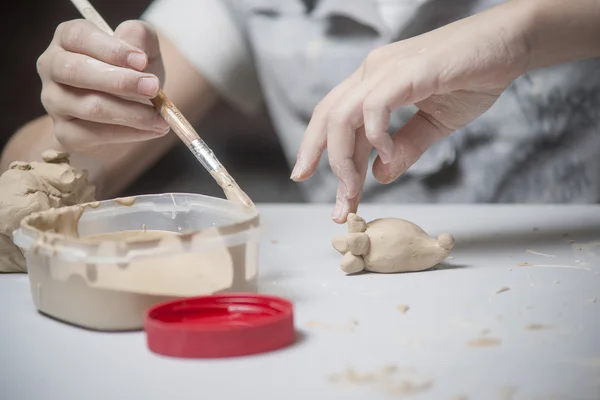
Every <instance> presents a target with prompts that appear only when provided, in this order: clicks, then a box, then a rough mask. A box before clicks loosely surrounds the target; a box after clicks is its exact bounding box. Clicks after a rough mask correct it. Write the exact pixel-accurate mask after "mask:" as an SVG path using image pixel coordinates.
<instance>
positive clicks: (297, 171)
mask: <svg viewBox="0 0 600 400" xmlns="http://www.w3.org/2000/svg"><path fill="white" fill-rule="evenodd" d="M302 172H304V165H303V164H302V163H301V162H297V163H296V165H294V169H293V170H292V174H291V175H290V179H292V180H296V179H298V178H300V176H301V175H302Z"/></svg>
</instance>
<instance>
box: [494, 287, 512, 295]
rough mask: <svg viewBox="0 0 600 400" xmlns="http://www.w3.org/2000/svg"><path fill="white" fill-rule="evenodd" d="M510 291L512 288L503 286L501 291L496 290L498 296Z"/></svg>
mask: <svg viewBox="0 0 600 400" xmlns="http://www.w3.org/2000/svg"><path fill="white" fill-rule="evenodd" d="M509 290H510V288H509V287H508V286H502V287H501V288H500V289H498V290H496V294H500V293H503V292H508V291H509Z"/></svg>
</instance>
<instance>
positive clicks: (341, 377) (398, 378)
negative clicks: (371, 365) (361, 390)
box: [328, 364, 434, 397]
mask: <svg viewBox="0 0 600 400" xmlns="http://www.w3.org/2000/svg"><path fill="white" fill-rule="evenodd" d="M328 380H329V381H330V382H332V383H336V384H340V383H346V384H351V385H377V386H379V387H381V388H382V389H383V390H384V391H386V392H387V393H388V394H390V395H393V396H397V397H405V396H413V395H416V394H419V393H424V392H426V391H428V390H429V389H431V387H432V386H433V383H434V380H433V379H432V378H430V377H422V376H418V375H417V374H416V373H415V372H414V370H413V369H411V368H399V367H397V366H396V365H393V364H392V365H387V366H385V367H383V368H381V369H380V370H379V371H375V372H358V371H356V370H355V369H354V368H352V367H350V368H347V369H346V371H344V372H343V373H339V374H333V375H330V376H329V377H328Z"/></svg>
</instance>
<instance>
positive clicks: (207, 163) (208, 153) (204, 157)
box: [190, 139, 221, 171]
mask: <svg viewBox="0 0 600 400" xmlns="http://www.w3.org/2000/svg"><path fill="white" fill-rule="evenodd" d="M190 150H191V151H192V153H193V154H194V156H196V158H197V159H198V161H200V162H201V163H202V165H203V166H204V168H206V169H207V170H209V171H218V170H219V167H220V166H221V165H220V164H221V163H219V161H218V160H217V158H216V157H215V155H214V153H213V152H212V150H211V149H210V148H209V147H208V146H207V145H206V143H204V140H202V139H195V140H193V141H192V142H191V143H190Z"/></svg>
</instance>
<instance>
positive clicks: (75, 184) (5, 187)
mask: <svg viewBox="0 0 600 400" xmlns="http://www.w3.org/2000/svg"><path fill="white" fill-rule="evenodd" d="M42 159H43V162H37V161H33V162H21V161H15V162H13V163H12V164H11V165H10V167H9V169H8V170H7V171H6V172H4V173H3V174H2V176H0V272H26V271H27V265H26V262H25V256H24V255H23V251H21V249H19V248H18V247H17V246H15V245H14V244H13V241H12V233H13V232H14V231H15V230H16V229H17V228H18V227H19V223H20V222H21V220H22V219H23V218H24V217H26V216H28V215H29V214H31V213H34V212H39V211H44V210H48V209H50V208H59V207H65V206H72V205H75V204H80V203H86V202H93V201H94V200H95V198H94V194H95V187H94V185H92V184H90V183H89V182H88V180H87V177H88V173H87V172H86V171H78V170H76V169H75V168H73V167H72V166H71V165H70V164H69V154H67V153H62V152H58V151H54V150H48V151H45V152H43V153H42ZM92 204H93V203H92Z"/></svg>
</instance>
